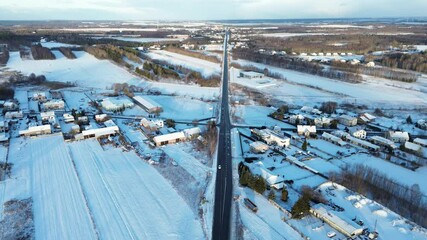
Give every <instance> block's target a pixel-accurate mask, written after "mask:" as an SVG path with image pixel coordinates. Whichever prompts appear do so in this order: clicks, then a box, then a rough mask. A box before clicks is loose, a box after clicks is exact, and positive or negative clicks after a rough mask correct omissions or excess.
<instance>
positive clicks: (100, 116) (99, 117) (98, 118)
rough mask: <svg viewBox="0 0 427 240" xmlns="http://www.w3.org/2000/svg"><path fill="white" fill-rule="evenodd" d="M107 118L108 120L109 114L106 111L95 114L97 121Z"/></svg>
mask: <svg viewBox="0 0 427 240" xmlns="http://www.w3.org/2000/svg"><path fill="white" fill-rule="evenodd" d="M106 120H108V115H107V114H105V113H103V114H96V115H95V121H97V122H104V121H106Z"/></svg>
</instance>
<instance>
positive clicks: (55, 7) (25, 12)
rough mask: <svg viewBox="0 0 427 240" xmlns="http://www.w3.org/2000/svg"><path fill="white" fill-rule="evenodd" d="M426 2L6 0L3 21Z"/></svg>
mask: <svg viewBox="0 0 427 240" xmlns="http://www.w3.org/2000/svg"><path fill="white" fill-rule="evenodd" d="M425 9H427V1H425V0H410V1H407V0H375V1H372V0H357V1H354V0H298V1H296V0H38V1H34V0H19V1H16V0H1V1H0V13H1V14H0V19H3V20H31V19H35V20H40V19H41V20H48V19H65V20H68V19H69V20H77V19H94V20H101V19H105V20H107V19H111V20H147V19H152V20H163V19H165V20H172V19H177V20H210V19H263V18H264V19H265V18H282V19H283V18H333V17H404V16H426V15H427V12H426V11H425Z"/></svg>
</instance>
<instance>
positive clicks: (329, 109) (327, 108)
mask: <svg viewBox="0 0 427 240" xmlns="http://www.w3.org/2000/svg"><path fill="white" fill-rule="evenodd" d="M337 106H338V104H337V103H336V102H324V103H322V105H321V106H320V109H319V110H320V111H322V112H325V113H328V114H331V113H334V112H335V110H336V109H337Z"/></svg>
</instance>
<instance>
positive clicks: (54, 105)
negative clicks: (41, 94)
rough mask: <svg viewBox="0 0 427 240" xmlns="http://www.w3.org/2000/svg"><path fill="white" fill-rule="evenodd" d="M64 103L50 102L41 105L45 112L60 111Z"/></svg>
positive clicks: (58, 101) (59, 101) (60, 101)
mask: <svg viewBox="0 0 427 240" xmlns="http://www.w3.org/2000/svg"><path fill="white" fill-rule="evenodd" d="M64 107H65V103H64V101H62V100H51V101H48V102H45V103H43V108H44V109H45V110H60V109H64Z"/></svg>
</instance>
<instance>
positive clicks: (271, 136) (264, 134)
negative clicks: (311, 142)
mask: <svg viewBox="0 0 427 240" xmlns="http://www.w3.org/2000/svg"><path fill="white" fill-rule="evenodd" d="M251 131H252V134H254V135H255V136H257V137H258V138H259V139H261V140H262V141H264V142H265V143H267V144H268V145H277V146H279V147H288V146H289V145H290V143H291V139H290V138H288V137H285V136H281V135H279V134H277V133H275V132H274V131H272V130H270V129H261V130H258V129H252V130H251Z"/></svg>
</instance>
